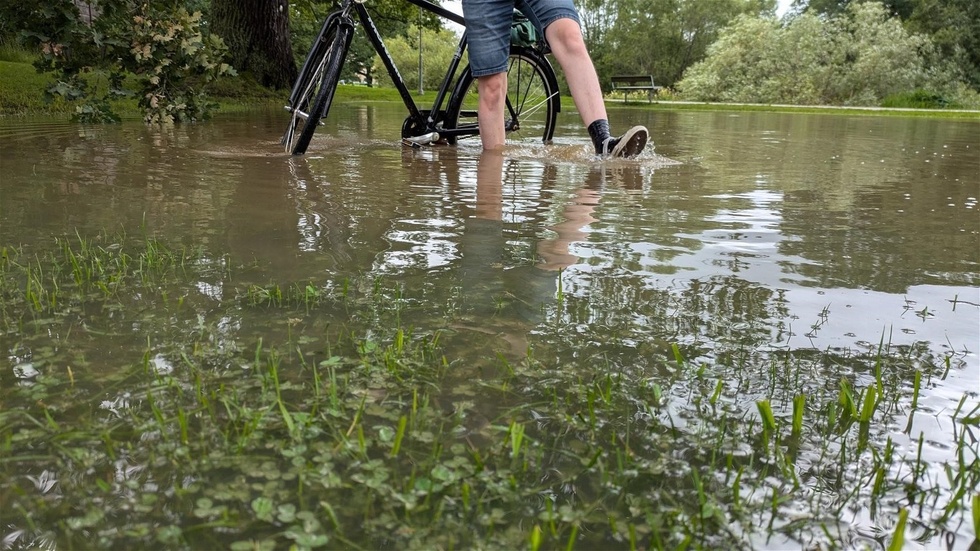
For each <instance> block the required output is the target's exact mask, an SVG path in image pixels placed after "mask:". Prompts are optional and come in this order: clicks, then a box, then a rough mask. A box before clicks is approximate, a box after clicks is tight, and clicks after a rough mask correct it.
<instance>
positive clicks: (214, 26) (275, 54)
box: [211, 0, 297, 89]
mask: <svg viewBox="0 0 980 551" xmlns="http://www.w3.org/2000/svg"><path fill="white" fill-rule="evenodd" d="M211 30H212V31H214V32H215V33H217V34H218V36H220V37H221V38H222V39H224V41H225V44H227V45H228V50H229V52H230V53H231V58H232V59H231V64H232V66H233V67H234V68H235V69H237V70H238V71H247V72H249V73H251V74H252V75H253V76H254V77H255V80H257V81H258V82H259V83H260V84H262V85H263V86H267V87H269V88H276V89H280V88H290V87H292V85H293V81H295V80H296V74H297V69H296V61H295V60H294V59H293V50H292V47H291V45H290V40H289V6H288V5H287V1H286V0H212V2H211Z"/></svg>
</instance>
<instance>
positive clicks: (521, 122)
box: [443, 45, 561, 144]
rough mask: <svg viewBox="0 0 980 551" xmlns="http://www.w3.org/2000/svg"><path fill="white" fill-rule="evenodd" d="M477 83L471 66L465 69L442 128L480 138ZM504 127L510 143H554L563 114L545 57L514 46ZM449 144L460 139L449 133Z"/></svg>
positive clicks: (508, 74)
mask: <svg viewBox="0 0 980 551" xmlns="http://www.w3.org/2000/svg"><path fill="white" fill-rule="evenodd" d="M476 88H477V86H476V79H475V78H473V73H472V71H471V69H470V67H469V66H467V67H466V68H465V69H463V72H462V73H461V74H460V77H459V80H458V81H457V82H456V87H455V88H454V90H453V93H452V95H451V96H450V99H449V105H448V107H447V108H446V117H445V120H444V121H443V128H447V129H456V130H463V131H465V130H466V129H472V130H473V132H472V134H469V133H466V132H464V133H463V135H462V136H468V135H469V136H475V135H478V134H479V125H478V123H477V119H476V110H477V102H478V100H477V93H476ZM505 109H506V110H507V112H506V113H505V114H504V125H505V128H506V130H507V134H508V139H514V138H515V136H516V138H517V139H518V140H522V139H535V140H536V139H539V138H540V140H541V141H542V142H543V143H545V144H549V143H551V140H552V138H553V137H554V134H555V123H556V121H557V119H558V112H559V111H560V110H561V98H560V97H559V93H558V78H557V77H556V76H555V69H554V68H553V67H552V66H551V63H550V62H549V61H548V59H547V58H546V57H544V54H542V53H540V52H539V51H538V50H536V49H534V48H527V47H524V46H513V45H512V46H511V49H510V56H509V58H508V63H507V102H506V107H505ZM447 140H448V141H449V142H450V143H456V141H457V137H456V136H454V135H452V134H451V133H447Z"/></svg>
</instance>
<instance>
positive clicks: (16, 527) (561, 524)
mask: <svg viewBox="0 0 980 551" xmlns="http://www.w3.org/2000/svg"><path fill="white" fill-rule="evenodd" d="M249 274H250V271H249V267H248V266H235V265H233V263H232V262H231V261H230V260H229V259H228V258H225V257H221V256H214V255H210V254H209V253H208V251H206V250H199V249H189V248H185V247H182V246H180V245H179V244H166V243H161V242H159V241H157V240H155V239H153V238H150V237H146V236H142V237H140V238H132V237H128V236H118V235H115V236H114V235H109V234H103V235H100V236H96V237H92V238H89V237H85V236H78V235H76V236H72V237H66V238H64V239H60V240H58V241H57V242H56V243H55V244H54V246H53V247H50V248H49V249H48V250H27V249H24V248H18V247H11V246H7V247H5V248H3V249H2V251H0V305H2V306H0V343H2V345H3V347H4V349H5V350H6V351H7V357H8V358H9V359H10V362H11V363H12V369H5V370H4V371H3V372H0V503H3V525H4V539H3V541H4V548H11V549H28V548H34V547H44V546H48V547H53V546H57V547H58V548H63V549H73V548H86V547H90V546H92V545H96V546H97V547H100V548H111V547H119V548H124V547H127V548H141V547H154V546H159V545H165V546H167V547H168V548H195V549H213V548H216V547H222V548H231V549H235V550H244V549H276V548H285V547H287V546H288V545H295V546H296V547H297V548H300V549H311V548H338V547H342V548H352V549H359V548H363V549H374V548H397V549H433V548H440V549H450V548H454V549H455V548H485V549H532V550H537V549H554V548H563V549H594V548H609V547H615V548H620V549H627V548H629V549H684V548H688V549H701V548H703V549H719V548H728V549H734V548H758V547H767V546H772V547H785V546H792V547H806V548H813V547H814V546H817V547H827V548H835V547H848V548H851V547H857V548H860V547H863V546H872V545H873V546H876V547H877V548H888V549H900V548H901V547H902V546H903V544H904V543H905V542H909V541H913V540H915V541H917V542H920V543H922V544H925V545H929V544H930V542H931V543H936V542H939V541H947V542H948V541H953V542H955V543H956V546H957V547H959V548H963V547H965V546H968V545H969V544H970V543H969V541H964V538H968V537H971V536H972V535H973V534H976V533H977V532H978V526H977V525H978V524H980V495H978V494H977V493H976V492H977V491H976V488H977V487H980V458H978V452H977V446H976V438H977V432H978V430H980V429H978V427H980V410H978V409H977V406H973V405H971V403H972V402H975V396H974V397H972V398H971V397H969V396H968V395H966V394H964V395H963V398H962V400H960V402H959V407H957V409H956V411H949V412H936V411H932V410H930V409H929V408H928V407H925V406H923V405H922V400H921V397H923V396H924V395H926V394H927V393H928V392H929V389H930V388H932V387H933V386H934V384H935V383H936V382H937V381H938V380H939V379H941V378H943V377H945V375H946V374H947V373H948V372H949V371H950V370H951V369H957V365H956V362H957V358H955V357H952V356H946V357H936V356H935V355H934V354H932V353H930V352H929V351H928V350H926V349H925V348H923V349H918V348H916V347H903V348H894V349H893V348H892V347H890V346H889V345H888V343H887V340H886V339H883V340H882V342H881V344H880V345H879V347H878V349H877V350H875V351H873V352H872V353H850V352H846V351H826V352H818V351H813V350H774V351H765V352H764V351H758V350H754V349H753V350H746V349H740V348H738V347H733V348H732V349H730V350H715V351H713V352H711V353H707V352H706V351H705V350H701V349H699V348H698V347H697V346H695V345H681V344H669V343H663V344H660V345H655V346H654V345H651V346H649V348H648V349H647V350H645V352H644V355H645V358H646V360H645V363H643V364H642V365H636V364H627V363H624V362H623V361H621V359H620V358H618V357H616V356H615V355H614V354H609V353H607V352H606V351H604V350H603V349H602V348H601V347H599V346H598V344H597V343H603V342H606V341H608V340H609V337H608V334H607V331H608V328H607V327H602V326H598V325H597V326H595V327H591V326H590V327H577V328H576V331H575V332H572V331H568V330H567V329H568V328H567V327H566V324H567V322H566V321H565V317H564V316H563V313H564V312H565V311H566V310H567V309H571V308H575V307H576V305H575V304H574V303H573V301H574V300H578V299H575V298H574V297H567V296H564V295H562V291H561V287H559V291H558V293H559V296H558V297H557V300H556V302H555V303H554V304H552V305H551V306H549V307H548V308H547V309H546V318H545V320H544V321H543V322H542V323H540V324H539V325H538V326H537V327H536V328H535V329H534V331H533V334H532V336H531V338H530V340H529V341H528V343H527V347H526V349H525V352H524V353H523V354H521V355H520V356H519V357H517V356H512V355H508V354H505V353H499V354H497V355H496V357H495V358H491V359H489V360H487V361H485V362H483V363H479V362H474V361H473V360H472V359H465V357H464V356H463V355H461V354H458V351H457V350H455V349H454V348H453V347H452V346H451V345H449V344H447V338H448V337H450V336H451V335H452V333H453V332H454V331H456V330H457V329H454V327H455V326H454V324H453V323H452V322H453V320H454V317H455V315H456V314H455V310H454V308H453V305H444V306H443V307H439V306H438V305H436V306H433V305H431V304H425V303H424V301H421V300H417V297H413V296H411V294H410V293H409V292H408V291H407V290H406V289H404V288H402V287H401V286H399V285H397V284H396V283H394V282H389V281H385V280H384V279H382V278H379V277H373V276H368V275H362V276H356V277H341V276H337V277H336V278H335V279H333V280H327V281H308V282H269V281H259V282H256V281H250V275H249ZM409 314H411V315H409ZM408 319H412V320H413V321H412V324H409V323H408V322H407V321H405V320H408ZM924 418H925V419H928V420H929V427H930V428H929V430H930V434H928V435H926V434H924V433H923V429H922V428H921V426H920V425H918V424H917V422H918V421H921V420H922V419H924ZM903 427H904V428H903ZM935 427H941V429H942V430H943V431H944V434H937V433H936V431H935ZM928 441H933V442H941V443H943V445H944V446H948V447H950V448H951V449H950V450H949V453H948V455H947V458H946V459H945V460H943V461H942V462H941V463H940V462H936V461H931V460H930V459H929V458H927V457H925V456H924V454H923V450H924V448H925V447H927V446H928Z"/></svg>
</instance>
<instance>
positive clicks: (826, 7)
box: [791, 0, 980, 90]
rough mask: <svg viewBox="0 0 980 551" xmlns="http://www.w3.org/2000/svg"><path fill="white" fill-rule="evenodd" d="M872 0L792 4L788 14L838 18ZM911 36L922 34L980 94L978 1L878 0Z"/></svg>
mask: <svg viewBox="0 0 980 551" xmlns="http://www.w3.org/2000/svg"><path fill="white" fill-rule="evenodd" d="M870 1H875V0H794V2H793V8H792V12H791V14H797V15H798V14H802V13H810V14H814V15H822V16H837V15H841V14H843V13H845V12H846V11H847V9H848V7H849V6H851V5H854V4H859V3H864V2H870ZM880 3H881V4H882V5H884V7H885V9H886V10H887V11H888V13H890V14H891V15H893V16H895V17H898V18H899V19H900V20H901V21H902V22H903V24H904V25H905V27H906V29H907V30H908V31H909V32H910V33H914V34H924V35H927V36H929V37H930V39H931V41H932V43H933V44H934V45H935V46H936V48H938V49H939V53H940V55H941V57H942V58H943V59H945V60H949V61H952V62H954V63H955V65H956V66H957V67H958V68H959V70H960V71H961V72H962V76H963V79H964V81H965V82H966V83H967V84H968V85H970V87H972V88H973V89H974V90H980V2H978V1H977V0H880Z"/></svg>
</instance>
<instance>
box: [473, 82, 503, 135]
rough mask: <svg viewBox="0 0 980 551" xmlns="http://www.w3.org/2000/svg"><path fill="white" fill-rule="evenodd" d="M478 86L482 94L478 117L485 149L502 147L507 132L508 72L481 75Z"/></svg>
mask: <svg viewBox="0 0 980 551" xmlns="http://www.w3.org/2000/svg"><path fill="white" fill-rule="evenodd" d="M476 86H477V91H478V92H479V94H480V100H479V101H480V103H479V106H478V107H477V119H478V121H479V123H480V141H481V142H483V149H486V150H491V149H502V148H503V147H504V139H505V137H504V136H505V134H506V132H505V131H504V104H505V103H506V100H507V73H497V74H495V75H487V76H484V77H479V78H478V79H477V82H476Z"/></svg>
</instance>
